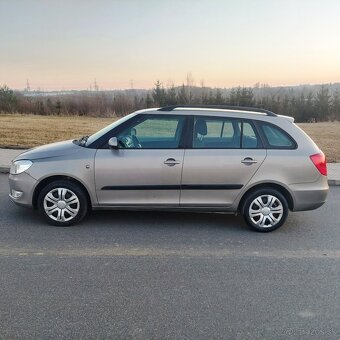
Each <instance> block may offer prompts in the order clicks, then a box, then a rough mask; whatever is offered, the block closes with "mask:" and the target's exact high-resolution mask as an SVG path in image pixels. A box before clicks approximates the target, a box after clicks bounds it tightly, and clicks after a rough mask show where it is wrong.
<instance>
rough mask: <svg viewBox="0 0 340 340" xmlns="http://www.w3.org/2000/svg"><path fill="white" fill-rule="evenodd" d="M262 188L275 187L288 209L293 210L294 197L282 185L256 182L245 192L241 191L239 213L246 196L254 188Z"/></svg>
mask: <svg viewBox="0 0 340 340" xmlns="http://www.w3.org/2000/svg"><path fill="white" fill-rule="evenodd" d="M263 188H271V189H276V190H277V191H279V192H280V193H281V194H282V195H283V196H284V198H285V199H286V201H287V204H288V208H289V210H291V211H292V210H294V199H293V196H292V194H291V193H290V192H289V191H288V189H287V188H285V187H284V186H283V185H280V184H278V183H271V182H265V183H259V184H256V185H254V186H252V187H251V188H249V189H248V190H247V191H246V192H245V193H243V195H242V198H241V199H240V202H239V203H238V207H237V211H240V212H241V214H243V207H244V202H245V200H246V198H247V196H248V195H250V194H251V193H252V192H254V191H255V190H258V189H263Z"/></svg>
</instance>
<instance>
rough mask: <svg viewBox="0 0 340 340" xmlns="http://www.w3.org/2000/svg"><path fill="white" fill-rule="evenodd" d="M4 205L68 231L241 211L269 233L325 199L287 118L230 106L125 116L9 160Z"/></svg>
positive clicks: (315, 155) (321, 171)
mask: <svg viewBox="0 0 340 340" xmlns="http://www.w3.org/2000/svg"><path fill="white" fill-rule="evenodd" d="M9 187H10V194H9V197H10V198H11V200H12V201H13V202H15V203H16V204H19V205H22V206H29V207H33V208H36V209H38V210H39V211H40V212H41V214H42V215H43V216H44V218H45V219H46V221H47V222H49V223H50V224H52V225H56V226H70V225H73V224H75V223H77V222H80V221H81V220H82V219H83V218H84V217H85V216H86V214H87V212H88V211H89V210H92V209H93V210H95V209H118V210H122V209H127V210H156V209H161V210H167V211H178V210H181V211H197V212H224V213H235V214H237V213H240V214H242V215H243V216H244V219H245V221H246V223H247V224H248V225H249V226H250V227H251V228H253V229H254V230H256V231H260V232H268V231H273V230H275V229H277V228H279V227H280V226H282V225H283V224H284V222H285V221H286V219H287V216H288V213H289V211H304V210H312V209H316V208H318V207H320V206H321V205H323V204H324V203H325V201H326V198H327V195H328V190H329V188H328V181H327V166H326V159H325V155H324V154H323V153H322V151H321V150H320V149H319V148H318V147H317V145H316V144H315V143H314V142H313V141H312V140H311V138H310V137H308V135H307V134H306V133H305V132H303V131H302V130H301V129H300V128H299V127H298V126H297V125H296V124H295V123H294V119H293V118H292V117H288V116H282V115H277V114H275V113H273V112H271V111H268V110H264V109H257V108H249V107H234V106H209V105H207V106H196V105H190V106H184V105H182V106H179V105H174V106H167V107H161V108H151V109H145V110H140V111H136V112H134V113H131V114H129V115H127V116H125V117H123V118H121V119H119V120H117V121H115V122H114V123H112V124H111V125H109V126H107V127H105V128H103V129H102V130H100V131H98V132H96V133H94V134H93V135H91V136H84V137H81V138H79V139H76V140H69V141H64V142H58V143H53V144H48V145H45V146H40V147H37V148H34V149H30V150H28V151H25V152H23V153H22V154H21V155H19V156H18V157H16V158H15V159H14V160H13V161H12V165H11V169H10V175H9Z"/></svg>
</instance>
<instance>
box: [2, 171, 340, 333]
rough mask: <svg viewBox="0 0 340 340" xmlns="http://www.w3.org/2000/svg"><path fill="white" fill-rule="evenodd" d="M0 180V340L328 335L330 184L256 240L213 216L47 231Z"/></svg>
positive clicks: (334, 244) (332, 251) (338, 220)
mask: <svg viewBox="0 0 340 340" xmlns="http://www.w3.org/2000/svg"><path fill="white" fill-rule="evenodd" d="M7 194H8V185H7V176H6V175H0V231H1V234H0V235H1V237H0V270H1V276H0V278H1V279H0V280H1V281H0V339H2V338H3V339H15V338H18V339H70V338H78V339H79V338H87V339H94V338H100V339H104V338H112V339H272V338H278V339H297V338H299V339H310V338H315V339H338V338H339V336H340V320H339V316H340V310H339V306H340V283H339V282H340V275H339V269H340V266H339V264H340V187H332V188H331V191H330V196H329V200H328V203H327V204H326V205H324V206H323V207H322V208H320V209H318V210H316V211H311V212H302V213H292V214H290V216H289V218H288V220H287V222H286V224H285V225H284V226H283V227H282V228H281V229H279V230H277V231H275V232H273V233H268V234H261V233H256V232H253V231H251V230H250V229H248V228H247V226H246V225H245V223H244V222H243V221H242V218H241V217H235V216H232V215H223V214H192V213H161V212H157V213H155V212H110V211H105V212H104V211H103V212H93V213H92V214H91V215H90V216H89V217H88V218H87V219H86V220H85V221H84V222H83V223H81V224H80V225H78V226H75V227H68V228H57V227H52V226H49V225H46V224H45V222H44V221H43V220H42V219H41V217H40V216H39V214H38V213H37V211H34V210H30V209H24V208H20V207H17V206H15V205H13V204H12V203H11V202H10V201H9V199H8V197H7Z"/></svg>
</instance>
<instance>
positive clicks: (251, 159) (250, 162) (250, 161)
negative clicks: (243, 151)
mask: <svg viewBox="0 0 340 340" xmlns="http://www.w3.org/2000/svg"><path fill="white" fill-rule="evenodd" d="M241 163H243V164H246V165H250V164H255V163H257V160H256V159H253V158H251V157H246V158H244V159H242V161H241Z"/></svg>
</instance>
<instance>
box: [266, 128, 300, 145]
mask: <svg viewBox="0 0 340 340" xmlns="http://www.w3.org/2000/svg"><path fill="white" fill-rule="evenodd" d="M261 130H262V133H263V135H264V137H265V139H266V143H267V147H268V148H271V149H295V148H296V142H295V141H294V139H293V138H292V137H290V136H289V135H288V134H287V133H286V132H285V131H283V130H282V129H280V128H279V127H277V126H275V125H272V124H266V123H264V124H261Z"/></svg>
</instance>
